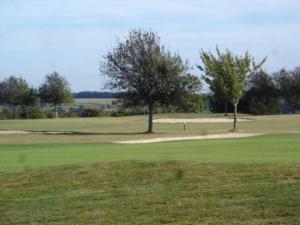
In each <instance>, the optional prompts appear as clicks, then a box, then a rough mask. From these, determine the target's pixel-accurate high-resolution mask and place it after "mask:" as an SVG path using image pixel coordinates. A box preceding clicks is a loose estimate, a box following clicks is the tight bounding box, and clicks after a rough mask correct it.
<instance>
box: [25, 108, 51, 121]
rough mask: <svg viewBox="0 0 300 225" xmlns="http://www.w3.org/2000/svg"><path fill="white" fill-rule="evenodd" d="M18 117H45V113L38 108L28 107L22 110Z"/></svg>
mask: <svg viewBox="0 0 300 225" xmlns="http://www.w3.org/2000/svg"><path fill="white" fill-rule="evenodd" d="M20 118H22V119H27V118H28V119H45V118H47V115H46V113H45V111H44V110H42V109H40V108H29V109H28V111H27V110H26V109H25V110H22V112H21V114H20Z"/></svg>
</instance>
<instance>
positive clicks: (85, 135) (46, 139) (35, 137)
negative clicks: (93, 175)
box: [0, 114, 300, 144]
mask: <svg viewBox="0 0 300 225" xmlns="http://www.w3.org/2000/svg"><path fill="white" fill-rule="evenodd" d="M207 116H217V117H222V116H223V115H220V114H219V115H214V114H208V115H207V114H204V115H202V114H161V115H155V118H162V117H182V118H201V117H207ZM241 117H244V118H251V119H253V122H244V123H239V125H238V126H239V130H240V131H245V132H257V133H266V134H274V133H300V115H287V116H283V115H280V116H279V115H278V116H250V115H241ZM0 129H1V130H28V131H72V132H74V133H73V135H40V134H31V135H18V134H14V135H0V144H14V143H20V144H24V143H27V144H30V143H101V142H102V143H103V142H113V141H122V140H129V139H144V138H149V135H148V134H144V131H146V129H147V116H129V117H121V118H113V117H100V118H70V119H49V120H1V121H0ZM154 129H155V132H156V133H155V134H153V135H152V136H151V137H153V138H155V137H168V136H190V135H202V134H210V133H223V132H228V131H229V130H231V129H232V124H231V123H218V124H212V123H204V124H187V130H186V132H183V125H182V124H155V125H154Z"/></svg>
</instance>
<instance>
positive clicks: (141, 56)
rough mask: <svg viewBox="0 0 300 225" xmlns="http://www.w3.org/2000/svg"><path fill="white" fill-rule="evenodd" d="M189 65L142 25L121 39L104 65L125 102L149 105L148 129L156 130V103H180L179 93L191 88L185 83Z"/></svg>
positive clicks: (103, 71) (113, 85) (105, 58)
mask: <svg viewBox="0 0 300 225" xmlns="http://www.w3.org/2000/svg"><path fill="white" fill-rule="evenodd" d="M188 69H189V66H188V63H187V62H184V61H183V60H182V58H181V57H180V56H179V55H178V54H172V53H171V52H170V51H168V50H166V49H165V48H164V47H163V46H162V45H161V44H160V38H159V36H158V35H157V34H156V33H154V32H152V31H145V30H140V29H138V30H132V31H131V32H130V33H129V35H128V37H127V38H126V40H124V41H119V42H118V43H117V46H116V47H115V48H114V49H113V50H112V51H110V52H108V53H107V54H106V55H105V56H104V60H103V61H102V62H101V65H100V71H101V72H102V74H103V75H104V76H106V78H108V83H107V87H109V88H111V89H115V90H117V91H118V92H120V93H121V94H120V95H119V97H120V98H122V99H123V101H124V102H125V103H127V104H130V105H142V106H147V107H148V114H149V124H148V132H152V131H153V123H152V114H153V106H154V104H156V103H157V104H160V105H168V104H177V103H179V102H178V98H176V96H179V93H182V92H184V91H189V90H188V89H185V88H186V85H183V81H187V79H186V78H185V77H186V75H187V71H188Z"/></svg>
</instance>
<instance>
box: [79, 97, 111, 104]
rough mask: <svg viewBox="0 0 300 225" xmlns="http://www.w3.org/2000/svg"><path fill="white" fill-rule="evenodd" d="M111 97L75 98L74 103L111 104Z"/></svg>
mask: <svg viewBox="0 0 300 225" xmlns="http://www.w3.org/2000/svg"><path fill="white" fill-rule="evenodd" d="M113 100H114V99H113V98H76V99H75V103H74V104H75V105H90V106H93V105H111V104H112V101H113Z"/></svg>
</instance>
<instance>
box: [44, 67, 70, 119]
mask: <svg viewBox="0 0 300 225" xmlns="http://www.w3.org/2000/svg"><path fill="white" fill-rule="evenodd" d="M39 95H40V98H41V101H42V102H43V103H48V104H51V105H53V106H55V118H57V117H58V111H57V107H58V106H59V105H61V104H63V103H70V102H72V101H73V95H72V92H71V88H70V85H69V83H68V82H67V80H66V79H65V78H64V77H63V76H61V75H59V74H58V73H57V72H53V73H51V74H48V75H47V76H46V79H45V82H44V83H43V84H42V85H41V86H40V88H39Z"/></svg>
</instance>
